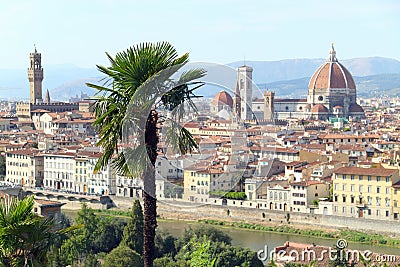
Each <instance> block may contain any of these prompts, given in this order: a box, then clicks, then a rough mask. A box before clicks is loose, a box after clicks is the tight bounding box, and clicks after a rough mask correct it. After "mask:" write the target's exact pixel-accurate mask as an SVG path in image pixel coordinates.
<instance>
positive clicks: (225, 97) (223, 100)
mask: <svg viewBox="0 0 400 267" xmlns="http://www.w3.org/2000/svg"><path fill="white" fill-rule="evenodd" d="M212 104H213V105H215V106H216V105H228V106H229V107H231V108H232V107H233V99H232V97H231V96H230V94H228V93H227V92H226V91H221V92H219V93H218V94H216V95H215V97H214V99H213V101H212Z"/></svg>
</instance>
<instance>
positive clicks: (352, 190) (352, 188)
mask: <svg viewBox="0 0 400 267" xmlns="http://www.w3.org/2000/svg"><path fill="white" fill-rule="evenodd" d="M350 191H351V192H354V184H352V185H350Z"/></svg>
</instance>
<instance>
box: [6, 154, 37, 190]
mask: <svg viewBox="0 0 400 267" xmlns="http://www.w3.org/2000/svg"><path fill="white" fill-rule="evenodd" d="M6 181H9V182H12V183H14V184H19V185H22V186H25V187H38V186H42V183H43V156H42V155H41V154H40V153H39V151H38V150H35V149H23V150H14V151H8V152H7V154H6Z"/></svg>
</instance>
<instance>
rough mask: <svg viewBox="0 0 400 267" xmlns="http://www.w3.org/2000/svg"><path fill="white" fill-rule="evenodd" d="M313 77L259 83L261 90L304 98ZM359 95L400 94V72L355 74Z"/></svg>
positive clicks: (278, 95) (281, 95)
mask: <svg viewBox="0 0 400 267" xmlns="http://www.w3.org/2000/svg"><path fill="white" fill-rule="evenodd" d="M310 78H311V77H306V78H301V79H295V80H288V81H278V82H272V83H263V84H258V85H257V86H258V88H259V89H260V90H262V91H263V90H264V89H266V88H268V90H272V91H274V92H275V95H276V96H277V97H288V98H304V97H306V95H307V90H308V83H309V81H310ZM353 78H354V81H355V83H356V87H357V95H358V96H362V97H374V96H384V95H386V96H400V73H392V74H387V73H385V74H377V75H370V76H364V77H356V76H354V77H353Z"/></svg>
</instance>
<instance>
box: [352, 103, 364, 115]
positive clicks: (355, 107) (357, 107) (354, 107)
mask: <svg viewBox="0 0 400 267" xmlns="http://www.w3.org/2000/svg"><path fill="white" fill-rule="evenodd" d="M349 112H351V113H353V112H354V113H356V112H359V113H364V109H363V108H362V107H361V106H360V105H359V104H357V103H353V104H351V105H350V107H349Z"/></svg>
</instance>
